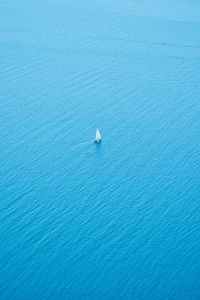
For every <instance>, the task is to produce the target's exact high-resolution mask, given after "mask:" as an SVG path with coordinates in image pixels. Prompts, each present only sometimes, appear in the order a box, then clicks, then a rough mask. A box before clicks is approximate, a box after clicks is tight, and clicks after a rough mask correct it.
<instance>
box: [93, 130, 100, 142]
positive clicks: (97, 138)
mask: <svg viewBox="0 0 200 300" xmlns="http://www.w3.org/2000/svg"><path fill="white" fill-rule="evenodd" d="M101 140H102V138H101V134H100V131H99V129H97V130H96V135H95V139H94V142H95V143H100V142H101Z"/></svg>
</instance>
